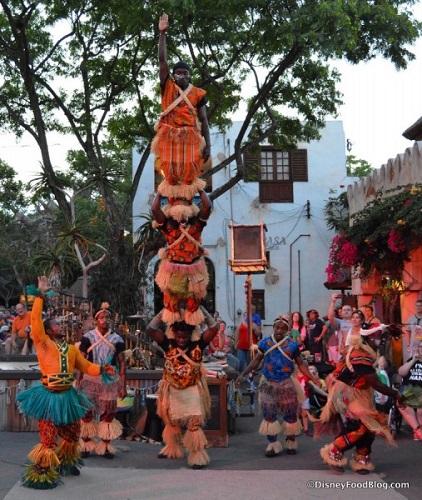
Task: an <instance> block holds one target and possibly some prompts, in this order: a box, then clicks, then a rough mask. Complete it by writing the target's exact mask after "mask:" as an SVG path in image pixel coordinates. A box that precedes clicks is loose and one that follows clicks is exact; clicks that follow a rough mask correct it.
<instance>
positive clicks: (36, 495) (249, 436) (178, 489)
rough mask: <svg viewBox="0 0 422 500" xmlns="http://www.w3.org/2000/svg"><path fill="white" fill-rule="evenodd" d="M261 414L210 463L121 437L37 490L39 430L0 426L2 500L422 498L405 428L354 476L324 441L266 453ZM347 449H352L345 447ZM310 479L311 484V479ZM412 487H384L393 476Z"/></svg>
mask: <svg viewBox="0 0 422 500" xmlns="http://www.w3.org/2000/svg"><path fill="white" fill-rule="evenodd" d="M259 422H260V417H259V416H255V417H240V418H237V420H236V434H233V435H230V437H229V446H228V447H227V448H211V449H210V450H209V453H210V456H211V460H212V461H211V464H210V466H209V467H208V468H207V469H206V470H200V471H193V470H191V469H189V468H187V466H186V462H185V460H183V459H180V460H163V459H158V458H157V454H158V451H159V450H160V446H158V445H156V444H151V443H148V442H137V441H123V440H122V441H118V442H117V447H118V449H119V453H118V455H117V456H116V457H115V459H114V460H106V459H104V458H101V457H96V456H94V457H90V458H88V459H86V460H85V464H86V467H84V468H83V469H82V474H81V476H79V477H67V478H65V479H64V483H63V484H62V485H60V486H59V487H58V488H56V489H55V490H50V491H34V490H29V489H27V488H23V487H22V486H20V485H19V477H20V474H21V471H22V465H21V464H23V463H24V462H25V459H26V455H27V453H28V451H29V450H30V449H31V448H32V446H34V445H35V444H36V443H37V442H38V434H37V433H9V432H0V464H1V469H0V470H1V474H0V498H2V499H5V500H26V499H28V500H29V499H31V500H38V499H39V500H45V499H50V498H51V499H54V500H70V499H72V500H73V499H74V498H86V499H89V500H91V499H93V500H95V499H107V498H109V499H114V498H118V499H119V500H122V499H123V500H137V499H142V500H144V499H167V498H172V499H175V500H178V499H182V498H183V499H184V500H186V499H188V500H189V499H196V498H201V500H202V499H203V500H208V499H210V500H211V499H214V498H218V499H226V498H227V499H230V500H238V499H239V500H256V499H258V498H265V499H271V500H272V499H274V500H276V499H277V500H279V499H280V498H283V499H301V498H303V499H305V498H317V499H319V498H321V499H326V500H330V499H337V498H339V497H341V498H342V500H348V499H361V498H362V496H363V495H365V496H366V498H368V499H378V498H379V499H380V500H381V499H382V500H399V499H406V498H407V499H409V500H419V499H420V498H421V497H422V475H421V474H420V463H421V457H422V450H421V448H422V442H415V441H413V440H412V439H411V436H410V432H409V431H410V429H406V428H403V429H402V431H401V433H399V435H398V438H397V443H398V448H387V447H386V446H385V445H384V443H383V442H382V441H381V439H380V438H378V439H377V440H376V442H375V446H374V453H373V461H374V463H375V465H376V471H375V473H372V474H370V475H368V476H359V475H357V474H355V473H353V472H352V471H350V470H347V471H346V473H345V474H343V475H340V476H339V475H335V474H334V473H333V472H331V471H328V470H327V468H326V467H325V466H324V464H323V463H322V462H321V459H320V458H319V448H320V447H321V446H322V444H324V441H321V440H318V441H315V440H313V439H311V438H308V437H307V436H300V437H299V449H298V453H297V455H296V456H288V455H285V454H282V455H280V456H279V457H275V458H266V457H264V454H263V452H264V449H265V446H266V443H265V439H264V438H263V437H262V436H259V435H258V434H257V428H258V425H259ZM349 454H350V452H349ZM312 481H313V483H312ZM404 481H407V482H409V486H410V487H403V488H396V489H391V488H389V484H390V483H392V482H394V483H397V482H404Z"/></svg>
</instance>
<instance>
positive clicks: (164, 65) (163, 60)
mask: <svg viewBox="0 0 422 500" xmlns="http://www.w3.org/2000/svg"><path fill="white" fill-rule="evenodd" d="M168 27H169V18H168V15H167V14H163V15H162V16H161V17H160V21H159V22H158V29H159V31H160V39H159V42H158V61H159V63H160V83H161V85H163V84H164V82H165V81H166V79H167V77H168V75H169V66H168V62H167V43H166V32H167V30H168Z"/></svg>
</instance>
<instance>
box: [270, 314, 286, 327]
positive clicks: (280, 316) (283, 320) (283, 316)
mask: <svg viewBox="0 0 422 500" xmlns="http://www.w3.org/2000/svg"><path fill="white" fill-rule="evenodd" d="M279 321H281V322H282V323H284V325H286V326H287V328H290V315H289V314H279V315H278V316H277V318H275V320H274V321H273V326H274V325H275V324H276V323H278V322H279Z"/></svg>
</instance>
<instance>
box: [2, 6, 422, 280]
mask: <svg viewBox="0 0 422 500" xmlns="http://www.w3.org/2000/svg"><path fill="white" fill-rule="evenodd" d="M414 3H415V2H413V1H401V0H399V1H397V0H394V1H393V0H390V1H387V0H382V1H379V2H363V1H354V2H344V1H341V0H329V1H318V2H316V1H314V0H308V1H307V0H305V1H291V0H286V1H283V0H282V1H280V0H277V1H275V0H229V1H224V2H223V1H222V0H217V1H215V0H213V1H211V0H197V1H195V2H193V1H192V0H165V1H163V2H159V3H157V2H152V1H150V0H146V1H144V2H127V1H126V0H69V1H66V2H63V0H0V7H1V11H0V49H1V50H0V78H1V79H0V87H1V88H0V127H2V128H3V129H7V130H9V131H13V132H14V133H16V134H17V135H21V134H22V133H23V132H24V131H26V132H27V133H29V134H30V135H31V136H32V137H33V139H34V141H35V142H36V143H37V145H38V147H39V150H40V152H41V158H42V170H43V175H44V177H45V181H46V185H47V186H48V188H49V189H50V191H51V193H52V194H53V196H54V199H55V200H56V202H57V203H58V206H59V208H60V210H61V212H62V213H63V217H64V218H65V219H66V220H67V222H68V223H70V222H71V221H72V213H71V206H70V203H69V200H68V199H67V197H66V195H65V189H66V184H65V181H66V179H65V178H63V176H61V175H59V174H58V173H57V172H56V171H55V169H54V166H53V163H52V160H51V156H50V150H49V143H48V132H49V131H59V132H62V133H65V134H71V135H72V136H73V137H74V138H76V140H77V141H78V144H79V150H80V153H79V154H80V155H83V156H84V161H83V162H82V161H81V162H79V166H80V168H81V170H80V175H81V179H80V181H81V183H82V184H83V186H80V187H81V188H82V187H85V183H90V182H93V183H94V185H93V186H92V188H93V189H95V191H96V192H97V193H98V194H99V196H100V197H101V198H102V199H103V200H104V207H105V220H106V223H107V244H106V245H105V246H106V248H107V251H108V254H109V260H110V265H112V266H113V265H114V266H116V267H119V266H120V265H121V264H122V262H123V261H124V259H122V258H121V253H122V252H123V251H125V250H126V248H127V245H126V244H125V242H124V233H125V226H126V223H127V220H128V218H130V217H131V210H132V208H131V207H132V203H133V199H134V196H135V193H136V191H137V188H138V184H139V181H140V179H141V175H142V171H143V168H144V165H145V162H146V160H147V158H148V156H149V151H150V143H151V140H152V138H153V136H154V129H153V125H154V122H155V121H156V119H157V117H158V113H159V106H158V101H159V99H158V92H157V91H158V88H157V80H158V77H157V59H156V57H157V40H158V36H157V35H158V33H157V22H158V18H159V15H160V14H161V13H162V12H163V11H166V12H168V13H169V14H170V21H171V28H170V30H169V33H168V44H167V45H168V53H169V57H170V58H171V59H172V60H174V61H176V60H177V59H179V58H184V59H187V60H188V61H189V62H190V63H191V64H192V67H193V68H194V72H193V78H194V80H195V83H196V84H198V85H199V86H202V87H203V88H205V89H206V90H207V92H208V97H209V101H210V105H209V108H208V113H209V120H210V123H211V124H212V125H215V126H217V127H219V128H220V129H222V130H223V129H224V127H226V126H227V125H228V124H229V123H230V116H231V114H232V113H233V112H234V111H236V110H237V109H239V107H240V106H241V105H245V116H244V121H243V123H242V126H241V127H240V129H239V133H238V136H237V138H236V140H235V142H234V148H233V151H232V153H231V155H230V156H229V157H227V158H226V159H225V160H224V161H223V162H221V163H219V164H218V165H216V166H215V167H214V168H213V169H212V170H211V171H209V172H208V174H207V175H212V174H213V173H215V172H217V171H218V170H220V169H222V168H224V167H225V166H226V165H228V164H232V165H236V167H237V171H236V173H235V175H233V177H232V178H231V180H230V181H229V182H227V183H226V184H225V185H223V186H221V187H219V188H218V189H217V190H215V191H214V193H212V196H211V197H212V198H216V197H217V196H219V195H221V194H222V193H224V192H225V191H226V190H228V189H229V188H230V187H232V186H233V185H234V184H235V183H237V182H238V181H239V180H240V179H242V178H243V176H244V165H243V153H244V151H245V150H247V149H248V148H249V149H250V148H253V147H256V145H258V144H260V143H262V142H263V141H264V140H267V141H268V142H269V143H271V144H274V145H275V146H277V147H280V148H283V149H291V148H294V147H295V146H296V144H297V142H298V141H308V140H311V139H316V138H318V137H319V130H320V129H321V128H322V127H323V126H324V121H325V119H326V117H327V116H335V115H336V111H337V108H338V106H339V105H340V104H341V96H340V94H339V92H338V90H337V88H336V85H337V83H338V80H339V78H340V76H339V74H338V72H337V71H336V69H335V68H334V67H333V66H332V64H331V63H330V61H331V60H333V59H346V60H348V61H351V62H352V63H358V62H360V61H368V60H370V59H372V58H374V57H376V56H378V55H380V56H382V57H384V58H386V59H388V60H391V61H392V63H393V64H394V65H395V66H396V67H397V68H398V69H400V68H405V67H406V65H407V63H408V61H410V60H412V59H413V57H414V56H413V54H412V53H411V52H410V50H409V46H410V45H411V44H412V43H413V42H414V41H415V40H416V39H417V38H418V37H419V35H420V31H421V24H420V23H418V22H417V21H416V20H415V19H414V17H413V14H412V9H411V7H412V5H413V4H414ZM251 88H253V92H252V93H251V92H250V89H251ZM247 90H248V91H247ZM108 144H113V147H114V148H115V151H116V152H117V151H118V150H119V149H120V150H124V151H128V150H129V149H130V148H131V147H132V146H134V145H135V144H136V145H137V146H138V147H139V148H140V150H141V153H142V155H141V161H140V163H139V165H137V166H136V168H135V171H134V175H133V178H132V180H131V182H130V183H129V184H128V185H127V188H128V189H127V195H126V198H125V199H124V200H122V199H121V197H120V194H121V193H120V192H119V193H118V194H116V191H115V189H114V187H115V182H114V181H115V180H116V179H115V177H114V173H115V169H116V164H114V163H113V162H110V161H109V160H110V155H109V154H107V152H106V150H105V149H104V148H105V147H106V146H107V145H108ZM128 178H129V179H130V176H129V177H128ZM118 286H121V287H123V286H126V284H125V283H124V281H123V282H122V283H121V284H120V285H118Z"/></svg>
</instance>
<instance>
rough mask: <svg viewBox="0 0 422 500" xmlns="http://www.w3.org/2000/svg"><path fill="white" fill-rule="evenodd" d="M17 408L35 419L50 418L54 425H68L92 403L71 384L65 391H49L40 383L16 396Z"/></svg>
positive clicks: (83, 413) (79, 417) (78, 417)
mask: <svg viewBox="0 0 422 500" xmlns="http://www.w3.org/2000/svg"><path fill="white" fill-rule="evenodd" d="M16 402H17V403H18V405H19V410H20V411H21V412H22V413H24V414H25V415H28V416H29V417H32V418H35V419H36V420H51V421H52V422H53V424H55V425H68V424H71V423H73V422H75V421H76V420H79V419H81V418H82V417H83V416H84V415H85V414H86V412H87V411H88V410H89V409H90V408H91V407H92V404H91V403H90V402H89V400H88V399H87V398H86V396H85V395H84V394H83V393H82V392H81V391H78V390H76V389H75V388H74V387H73V386H71V387H70V388H69V389H68V390H66V391H57V392H54V391H50V390H48V389H46V388H45V387H44V386H43V385H42V384H41V383H40V384H37V385H34V386H33V387H31V388H30V389H28V390H26V391H24V392H21V393H20V394H18V395H17V396H16Z"/></svg>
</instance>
